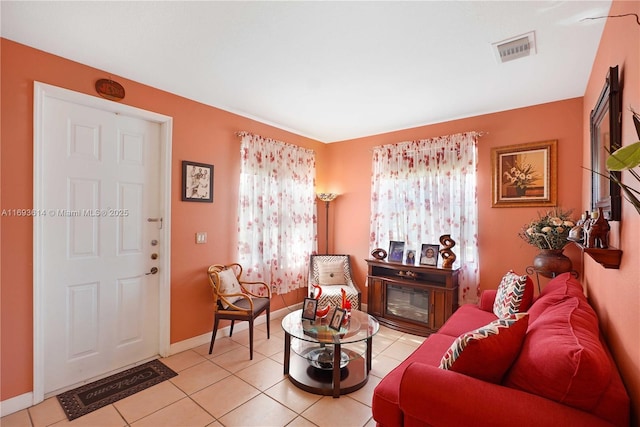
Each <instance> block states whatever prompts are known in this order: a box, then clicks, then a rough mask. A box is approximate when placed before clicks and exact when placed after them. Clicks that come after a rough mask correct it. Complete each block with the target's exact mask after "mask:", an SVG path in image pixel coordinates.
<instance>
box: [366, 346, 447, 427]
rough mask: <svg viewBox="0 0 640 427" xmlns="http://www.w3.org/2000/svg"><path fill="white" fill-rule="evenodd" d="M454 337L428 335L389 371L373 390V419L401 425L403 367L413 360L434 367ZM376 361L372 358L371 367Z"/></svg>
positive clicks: (386, 424) (381, 423)
mask: <svg viewBox="0 0 640 427" xmlns="http://www.w3.org/2000/svg"><path fill="white" fill-rule="evenodd" d="M454 340H455V337H450V336H448V335H440V334H433V335H430V336H429V337H428V338H427V339H426V340H425V341H424V343H423V344H422V345H420V347H418V348H417V349H416V350H415V351H414V352H413V353H411V354H410V355H409V357H407V358H406V359H405V360H404V361H403V362H402V363H401V364H400V365H398V366H397V367H396V368H394V369H393V370H392V371H391V372H389V373H388V374H387V375H386V376H385V377H384V380H382V382H380V384H378V385H377V386H376V388H375V390H374V392H373V401H372V405H371V408H372V411H373V417H374V419H375V420H376V421H377V422H378V423H379V425H383V426H401V425H402V424H403V421H402V420H403V417H404V415H403V413H402V411H401V410H400V403H399V396H400V381H401V380H402V375H403V374H404V371H405V369H406V368H407V366H409V365H410V364H411V363H413V362H420V363H423V364H428V365H431V366H433V367H435V368H437V367H438V365H439V364H440V359H442V355H443V354H444V353H445V351H447V349H448V348H449V347H450V346H451V343H452V342H453V341H454ZM375 365H376V361H375V359H374V362H373V369H374V370H375V367H376V366H375Z"/></svg>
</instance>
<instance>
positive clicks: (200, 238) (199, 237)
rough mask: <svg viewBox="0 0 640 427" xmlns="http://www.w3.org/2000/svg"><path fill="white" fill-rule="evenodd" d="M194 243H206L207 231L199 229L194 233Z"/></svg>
mask: <svg viewBox="0 0 640 427" xmlns="http://www.w3.org/2000/svg"><path fill="white" fill-rule="evenodd" d="M196 243H197V244H202V243H207V232H206V231H199V232H197V233H196Z"/></svg>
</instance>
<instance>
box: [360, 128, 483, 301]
mask: <svg viewBox="0 0 640 427" xmlns="http://www.w3.org/2000/svg"><path fill="white" fill-rule="evenodd" d="M477 138H478V134H477V133H475V132H471V133H462V134H456V135H449V136H443V137H438V138H432V139H424V140H419V141H408V142H401V143H398V144H389V145H383V146H380V147H376V148H375V149H374V151H373V178H372V188H371V234H370V242H369V244H370V250H373V249H375V248H383V249H386V248H388V247H389V242H391V241H402V242H405V248H406V250H416V251H420V248H421V246H422V244H423V243H424V244H432V243H433V244H439V238H440V236H442V235H443V234H449V235H451V238H452V239H453V240H454V241H455V242H456V246H455V247H454V248H453V252H454V253H455V254H456V257H457V259H456V264H455V265H454V267H460V276H459V286H460V293H459V295H460V300H461V301H462V302H472V301H475V300H476V298H477V288H478V242H477V235H478V225H477V217H478V200H477V191H476V169H477Z"/></svg>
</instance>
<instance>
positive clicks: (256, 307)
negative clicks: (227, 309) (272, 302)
mask: <svg viewBox="0 0 640 427" xmlns="http://www.w3.org/2000/svg"><path fill="white" fill-rule="evenodd" d="M251 300H252V301H253V314H254V316H255V315H258V314H259V313H262V312H263V311H264V310H265V309H266V308H267V307H269V298H251ZM235 305H237V306H238V307H240V308H244V309H246V310H249V307H250V306H249V299H248V298H242V299H240V301H238V303H237V304H235Z"/></svg>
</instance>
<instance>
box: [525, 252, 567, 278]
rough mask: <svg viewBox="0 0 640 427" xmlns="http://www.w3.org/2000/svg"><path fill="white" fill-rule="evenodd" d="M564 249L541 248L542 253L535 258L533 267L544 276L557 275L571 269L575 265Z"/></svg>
mask: <svg viewBox="0 0 640 427" xmlns="http://www.w3.org/2000/svg"><path fill="white" fill-rule="evenodd" d="M562 251H563V250H562V249H540V253H539V254H538V255H536V256H535V258H533V268H534V270H535V271H536V273H538V274H540V275H541V276H544V277H555V276H557V275H558V274H561V273H566V272H567V271H571V269H572V267H573V265H572V263H571V259H570V258H569V257H568V256H566V255H565V254H563V253H562Z"/></svg>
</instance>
